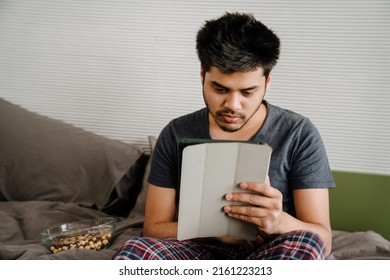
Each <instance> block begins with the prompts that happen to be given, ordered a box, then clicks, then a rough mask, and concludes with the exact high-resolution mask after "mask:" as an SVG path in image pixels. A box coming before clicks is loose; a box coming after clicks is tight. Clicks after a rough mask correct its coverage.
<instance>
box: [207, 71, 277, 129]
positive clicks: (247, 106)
mask: <svg viewBox="0 0 390 280" xmlns="http://www.w3.org/2000/svg"><path fill="white" fill-rule="evenodd" d="M201 77H202V79H203V98H204V101H205V104H206V106H207V108H208V110H209V113H210V115H211V116H212V118H213V119H214V121H215V123H216V124H217V125H218V126H219V127H220V128H221V129H222V130H223V131H225V132H236V131H238V130H240V129H241V128H242V127H244V125H245V124H246V123H248V122H249V121H250V120H251V119H252V117H253V116H255V115H256V113H258V111H259V108H260V105H261V102H262V100H263V98H264V95H265V92H266V89H267V87H268V86H269V83H270V77H268V79H267V80H266V78H265V76H264V75H263V69H261V68H259V69H257V70H255V71H251V72H234V73H231V74H226V73H223V72H221V71H219V69H218V68H216V67H211V69H210V71H208V72H205V73H204V72H201Z"/></svg>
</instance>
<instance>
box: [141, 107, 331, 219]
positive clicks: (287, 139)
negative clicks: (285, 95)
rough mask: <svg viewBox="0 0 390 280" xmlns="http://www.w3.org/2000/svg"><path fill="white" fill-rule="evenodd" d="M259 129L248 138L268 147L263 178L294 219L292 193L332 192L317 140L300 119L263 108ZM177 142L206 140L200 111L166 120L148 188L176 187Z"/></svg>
mask: <svg viewBox="0 0 390 280" xmlns="http://www.w3.org/2000/svg"><path fill="white" fill-rule="evenodd" d="M264 103H265V104H266V105H267V117H266V120H265V122H264V124H263V126H262V127H261V129H260V130H259V131H258V132H257V133H256V134H255V135H254V137H253V138H252V139H251V141H253V142H260V143H266V144H268V145H269V146H271V147H272V155H271V162H270V168H269V173H268V174H269V178H270V183H271V186H273V187H274V188H277V189H278V190H279V191H281V192H282V194H283V210H284V211H286V212H288V213H290V214H291V215H295V210H294V203H293V199H292V190H293V189H305V188H332V187H335V184H334V180H333V177H332V172H331V170H330V167H329V163H328V158H327V155H326V151H325V147H324V145H323V142H322V139H321V136H320V134H319V132H318V130H317V129H316V127H315V126H314V125H313V123H312V122H311V121H310V120H309V119H308V118H306V117H303V116H301V115H299V114H297V113H294V112H292V111H289V110H285V109H282V108H280V107H277V106H274V105H271V104H269V103H268V102H266V101H264ZM183 138H199V139H211V138H210V134H209V124H208V111H207V109H206V108H203V109H201V110H199V111H196V112H194V113H191V114H188V115H185V116H182V117H179V118H177V119H174V120H172V121H171V122H170V123H169V124H168V125H167V126H166V127H165V128H164V129H163V130H162V132H161V134H160V136H159V137H158V140H157V143H156V146H155V149H154V152H153V158H152V166H151V172H150V176H149V180H148V181H149V183H151V184H153V185H156V186H160V187H166V188H176V189H177V188H178V187H179V143H180V140H181V139H183Z"/></svg>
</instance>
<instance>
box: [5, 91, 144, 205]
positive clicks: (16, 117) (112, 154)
mask: <svg viewBox="0 0 390 280" xmlns="http://www.w3.org/2000/svg"><path fill="white" fill-rule="evenodd" d="M142 154H143V152H142V150H141V149H140V148H138V147H137V146H134V145H130V144H126V143H123V142H121V141H117V140H113V139H108V138H106V137H102V136H99V135H96V134H94V133H91V132H88V131H86V130H83V129H81V128H77V127H75V126H73V125H70V124H67V123H65V122H62V121H59V120H54V119H51V118H48V117H45V116H42V115H39V114H36V113H33V112H30V111H28V110H25V109H23V108H22V107H20V106H17V105H14V104H11V103H9V102H7V101H5V100H3V99H1V98H0V200H1V199H2V200H7V201H33V200H41V201H62V202H73V203H78V204H80V205H84V206H87V207H95V208H97V209H99V210H101V209H104V207H105V206H106V205H108V204H110V205H111V206H112V204H113V202H115V201H113V200H115V199H116V196H115V195H114V196H113V195H112V194H113V193H115V192H116V193H126V194H130V195H131V193H132V189H133V188H135V189H136V191H135V192H138V191H139V186H135V184H136V183H135V182H138V181H139V180H138V179H136V178H133V177H134V176H142V175H143V174H136V173H137V172H136V169H137V168H135V167H134V166H135V165H136V163H137V160H138V159H139V158H140V157H141V156H142ZM122 180H125V181H126V182H127V183H126V184H124V183H123V181H122ZM141 181H142V179H141ZM137 195H138V193H135V194H134V196H137ZM134 199H136V198H134Z"/></svg>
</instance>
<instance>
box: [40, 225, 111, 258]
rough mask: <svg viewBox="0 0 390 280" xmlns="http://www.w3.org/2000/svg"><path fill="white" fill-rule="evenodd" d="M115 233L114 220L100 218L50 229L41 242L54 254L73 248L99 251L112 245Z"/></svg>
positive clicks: (44, 232)
mask: <svg viewBox="0 0 390 280" xmlns="http://www.w3.org/2000/svg"><path fill="white" fill-rule="evenodd" d="M114 231H115V219H114V218H111V217H107V218H98V219H92V220H83V221H78V222H74V223H68V224H62V225H60V226H54V227H51V228H48V229H46V230H45V231H43V232H42V233H41V240H42V243H43V244H44V245H45V246H46V247H47V248H48V249H49V250H50V251H51V252H52V253H53V254H55V253H58V252H61V251H65V250H69V249H73V248H80V249H89V250H95V251H98V250H101V249H104V248H106V247H107V246H108V245H109V244H110V241H111V239H112V236H113V234H114Z"/></svg>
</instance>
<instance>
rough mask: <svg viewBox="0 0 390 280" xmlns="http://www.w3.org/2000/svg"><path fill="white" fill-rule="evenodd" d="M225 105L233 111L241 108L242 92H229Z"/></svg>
mask: <svg viewBox="0 0 390 280" xmlns="http://www.w3.org/2000/svg"><path fill="white" fill-rule="evenodd" d="M224 106H225V107H226V108H228V109H230V110H232V111H237V110H239V109H241V94H239V93H236V92H231V93H229V94H227V95H226V100H225V104H224Z"/></svg>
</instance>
